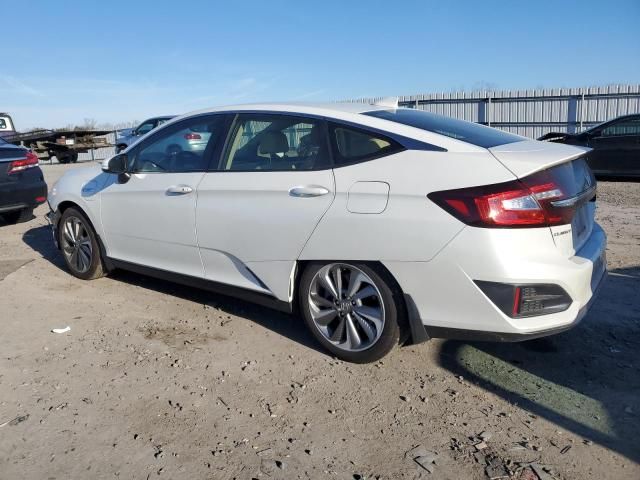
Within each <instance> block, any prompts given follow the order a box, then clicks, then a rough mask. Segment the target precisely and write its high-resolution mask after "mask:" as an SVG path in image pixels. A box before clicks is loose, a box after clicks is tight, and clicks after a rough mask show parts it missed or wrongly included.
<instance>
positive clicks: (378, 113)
mask: <svg viewBox="0 0 640 480" xmlns="http://www.w3.org/2000/svg"><path fill="white" fill-rule="evenodd" d="M364 115H368V116H370V117H375V118H381V119H383V120H390V121H392V122H396V123H402V124H403V125H409V126H410V127H416V128H419V129H421V130H426V131H428V132H433V133H438V134H440V135H444V136H446V137H450V138H455V139H456V140H461V141H463V142H467V143H471V144H473V145H477V146H479V147H484V148H491V147H496V146H498V145H505V144H507V143H515V142H522V141H523V140H524V139H523V138H522V137H520V136H518V135H514V134H512V133H507V132H503V131H502V130H497V129H495V128H491V127H485V126H484V125H478V124H477V123H472V122H465V121H464V120H458V119H455V118H450V117H445V116H443V115H437V114H435V113H431V112H425V111H423V110H413V109H411V108H398V109H395V110H374V111H371V112H365V113H364Z"/></svg>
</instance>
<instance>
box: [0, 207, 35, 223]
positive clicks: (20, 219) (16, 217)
mask: <svg viewBox="0 0 640 480" xmlns="http://www.w3.org/2000/svg"><path fill="white" fill-rule="evenodd" d="M2 216H3V217H4V220H5V222H7V223H9V224H11V225H14V224H16V223H24V222H28V221H29V220H31V219H32V218H33V208H23V209H22V210H16V211H14V212H7V213H3V214H2Z"/></svg>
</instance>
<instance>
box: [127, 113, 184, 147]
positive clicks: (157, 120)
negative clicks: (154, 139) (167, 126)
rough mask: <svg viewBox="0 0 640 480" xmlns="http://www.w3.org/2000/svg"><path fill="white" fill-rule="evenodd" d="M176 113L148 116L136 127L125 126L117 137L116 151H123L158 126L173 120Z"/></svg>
mask: <svg viewBox="0 0 640 480" xmlns="http://www.w3.org/2000/svg"><path fill="white" fill-rule="evenodd" d="M174 116H175V115H166V116H164V117H153V118H148V119H147V120H145V121H144V122H142V123H141V124H140V125H138V126H137V127H135V128H125V129H122V130H120V131H119V132H118V137H117V138H116V152H121V151H123V150H124V149H125V148H127V147H128V146H129V145H132V144H134V143H135V142H137V141H138V140H139V139H140V138H141V137H142V136H144V135H146V134H147V133H149V132H150V131H151V130H153V129H154V128H156V127H159V126H160V125H162V124H163V123H166V122H168V121H169V120H171V119H172V118H173V117H174Z"/></svg>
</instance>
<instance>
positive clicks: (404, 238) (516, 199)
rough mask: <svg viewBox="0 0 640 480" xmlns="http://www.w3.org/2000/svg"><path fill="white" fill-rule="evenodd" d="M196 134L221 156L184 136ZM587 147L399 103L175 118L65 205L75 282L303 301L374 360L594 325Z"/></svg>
mask: <svg viewBox="0 0 640 480" xmlns="http://www.w3.org/2000/svg"><path fill="white" fill-rule="evenodd" d="M194 131H195V132H199V133H200V134H202V135H201V137H202V138H207V142H206V146H205V147H204V148H202V149H198V150H183V149H180V150H178V149H176V150H171V149H167V148H166V146H167V145H171V144H173V143H178V142H177V141H178V140H181V139H182V138H184V136H185V135H188V134H190V133H193V132H194ZM174 140H175V142H174ZM584 155H585V150H584V149H580V148H576V147H571V146H567V145H561V144H554V143H543V142H537V141H533V140H529V139H526V138H524V137H520V136H517V135H513V134H510V133H506V132H503V131H500V130H496V129H492V128H488V127H484V126H481V125H477V124H473V123H469V122H464V121H460V120H454V119H451V118H447V117H442V116H438V115H434V114H431V113H427V112H424V111H419V110H412V109H403V108H394V107H392V106H391V107H390V106H384V105H366V104H353V103H350V104H339V103H334V104H327V105H311V104H259V105H244V106H240V107H238V106H236V107H223V108H216V109H210V110H202V111H198V112H194V113H190V114H187V115H184V116H181V117H177V118H174V119H172V120H171V121H169V122H167V123H166V124H164V125H163V126H162V127H159V128H158V129H157V130H154V131H153V132H152V133H150V134H149V135H148V136H147V137H145V138H144V139H143V140H142V141H140V142H138V143H137V144H135V145H133V146H131V147H129V148H128V149H127V150H125V151H124V152H123V153H121V154H118V155H116V156H114V157H112V158H111V159H109V160H107V161H105V162H104V164H103V166H102V169H100V168H97V167H95V168H87V169H76V170H72V171H69V172H68V173H66V174H65V175H64V176H63V177H62V178H61V179H60V181H59V182H58V183H57V184H56V185H55V186H54V187H53V188H52V190H51V192H50V194H49V198H48V200H49V204H50V206H51V209H52V213H51V215H50V219H51V222H52V224H53V227H54V238H55V241H56V243H57V244H58V246H59V248H60V250H61V252H62V255H63V256H64V259H65V262H66V264H67V266H68V268H69V270H70V271H71V273H72V274H73V275H75V276H77V277H79V278H82V279H94V278H97V277H100V276H101V275H103V274H105V273H108V272H109V271H111V270H112V269H114V268H122V269H128V270H133V271H136V272H140V273H143V274H147V275H152V276H157V277H162V278H167V279H170V280H174V281H177V282H181V283H185V284H188V285H193V286H195V287H198V288H204V289H209V290H211V291H214V292H218V293H222V294H226V295H234V296H238V297H241V298H243V299H247V300H249V301H253V302H257V303H260V304H262V305H267V306H272V307H275V308H278V309H281V310H285V311H289V312H296V313H298V314H299V316H300V317H302V318H303V319H304V321H305V323H306V324H307V326H308V327H309V328H310V330H311V332H313V335H314V336H315V337H316V338H317V339H318V341H319V342H320V343H321V344H322V345H324V347H326V348H327V349H328V350H330V351H331V352H332V353H333V354H334V355H336V356H338V357H340V358H343V359H346V360H349V361H353V362H369V361H373V360H376V359H379V358H381V357H382V356H383V355H385V354H386V353H387V352H389V351H390V350H391V349H392V348H393V347H394V346H395V345H397V344H398V343H399V342H400V341H413V342H414V343H417V342H421V341H424V340H426V339H428V338H430V337H441V338H462V339H495V340H526V339H530V338H536V337H539V336H543V335H549V334H552V333H556V332H559V331H563V330H566V329H568V328H570V327H571V326H573V325H575V324H576V323H577V322H578V321H579V320H580V319H581V318H582V317H583V316H584V314H585V313H586V311H587V309H588V307H589V305H590V303H591V300H592V299H593V298H594V297H595V292H596V289H597V287H598V286H599V285H600V284H601V280H602V279H603V278H604V277H605V273H606V261H605V259H604V251H605V245H606V237H605V234H604V232H603V230H602V229H601V228H600V227H599V226H598V225H597V224H596V223H595V222H594V212H595V191H596V184H595V180H594V177H593V175H592V173H591V171H590V170H589V168H588V167H587V165H586V163H585V160H584Z"/></svg>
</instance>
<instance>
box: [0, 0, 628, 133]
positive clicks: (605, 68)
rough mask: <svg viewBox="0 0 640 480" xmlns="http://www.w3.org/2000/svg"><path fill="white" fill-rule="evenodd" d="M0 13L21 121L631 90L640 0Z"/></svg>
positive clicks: (196, 1)
mask: <svg viewBox="0 0 640 480" xmlns="http://www.w3.org/2000/svg"><path fill="white" fill-rule="evenodd" d="M614 5H615V7H614ZM610 6H611V7H610ZM0 11H1V12H2V13H1V15H2V27H1V28H0V31H1V32H2V35H1V36H0V38H1V39H2V41H4V42H5V44H4V45H3V47H2V48H1V52H2V53H1V56H0V112H1V111H4V112H9V113H10V114H11V115H12V116H13V119H14V121H15V123H16V128H17V129H18V130H26V129H28V128H34V127H45V128H55V127H60V126H65V125H68V124H81V123H83V122H84V120H85V119H93V120H95V121H96V122H98V123H120V122H127V121H133V120H144V119H145V118H147V117H150V116H154V115H164V114H180V113H185V112H188V111H192V110H196V109H200V108H205V107H210V106H215V105H227V104H236V103H249V102H255V101H334V100H343V99H351V98H362V97H374V96H394V95H411V94H417V93H431V92H439V91H445V92H451V91H457V90H477V89H484V88H487V87H488V88H490V89H504V90H507V89H527V88H537V87H579V86H595V85H609V84H618V83H633V84H638V83H640V27H639V25H640V0H618V1H616V2H602V1H593V0H582V1H559V0H555V1H546V0H545V1H528V2H526V1H492V0H483V1H463V0H460V1H451V0H450V1H442V0H440V1H428V0H422V1H404V0H394V1H389V0H387V1H379V0H366V1H357V0H351V1H349V0H338V1H334V0H321V1H315V2H306V1H304V0H298V1H295V2H294V1H285V0H262V1H253V0H235V1H215V0H209V1H201V0H185V1H181V2H176V1H163V0H155V1H147V0H136V1H132V0H128V1H121V0H108V1H103V2H98V1H93V0H82V1H76V0H63V1H56V2H54V1H50V0H18V1H7V3H6V4H3V5H1V6H0Z"/></svg>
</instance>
